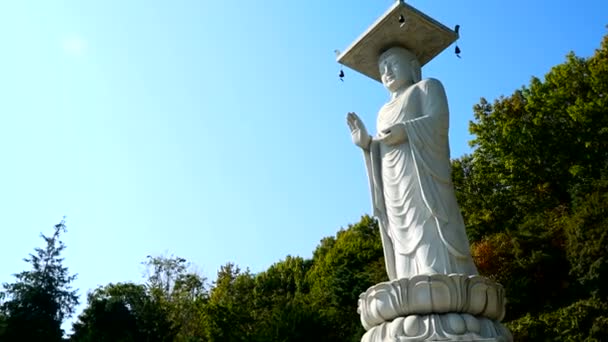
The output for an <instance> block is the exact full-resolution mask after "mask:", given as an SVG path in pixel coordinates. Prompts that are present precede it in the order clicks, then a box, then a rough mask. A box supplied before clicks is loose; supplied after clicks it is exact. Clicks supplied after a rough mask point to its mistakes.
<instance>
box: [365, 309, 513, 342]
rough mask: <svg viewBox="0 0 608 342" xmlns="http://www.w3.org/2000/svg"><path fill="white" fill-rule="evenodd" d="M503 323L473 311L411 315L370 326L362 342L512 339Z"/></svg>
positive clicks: (498, 341) (488, 341) (500, 340)
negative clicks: (482, 316) (479, 315)
mask: <svg viewBox="0 0 608 342" xmlns="http://www.w3.org/2000/svg"><path fill="white" fill-rule="evenodd" d="M511 340H512V338H511V334H510V333H509V331H508V330H507V329H506V328H505V327H504V326H503V325H502V324H500V323H499V322H497V321H492V320H490V319H487V318H478V317H475V316H472V315H470V314H458V313H448V314H437V315H434V314H433V315H422V316H419V315H410V316H407V317H398V318H396V319H394V320H393V321H391V322H384V323H381V324H380V325H377V326H375V327H373V328H371V329H369V330H368V331H367V332H366V333H365V335H363V338H362V339H361V342H397V341H399V342H401V341H403V342H405V341H411V342H418V341H487V342H490V341H497V342H509V341H511Z"/></svg>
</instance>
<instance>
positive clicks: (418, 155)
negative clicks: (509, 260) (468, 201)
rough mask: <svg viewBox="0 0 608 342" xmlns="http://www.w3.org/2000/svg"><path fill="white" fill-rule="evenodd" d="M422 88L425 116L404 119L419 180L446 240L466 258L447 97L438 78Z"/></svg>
mask: <svg viewBox="0 0 608 342" xmlns="http://www.w3.org/2000/svg"><path fill="white" fill-rule="evenodd" d="M418 91H420V92H421V93H420V94H418V95H419V98H420V99H421V109H422V113H421V114H422V115H421V116H419V117H416V118H415V119H411V120H406V121H405V122H404V124H405V131H406V134H407V139H408V141H409V147H410V153H412V157H413V158H412V160H414V162H415V163H416V167H415V168H416V171H417V172H418V177H416V179H418V181H419V182H420V184H419V186H420V189H421V190H422V191H421V193H422V197H423V201H424V205H425V206H426V207H427V208H428V209H429V211H430V212H431V214H432V215H433V217H434V218H435V219H436V220H437V223H438V227H439V233H440V237H441V240H442V242H443V243H444V244H445V246H446V247H447V248H448V249H449V250H450V252H451V253H452V254H454V255H456V256H460V257H466V256H467V255H468V253H469V243H468V241H467V238H466V232H465V231H464V222H463V220H462V215H461V213H460V209H459V207H458V204H457V202H456V196H455V193H454V187H453V184H452V179H451V165H450V149H449V142H448V129H449V112H448V103H447V97H446V95H445V91H444V89H443V86H442V85H441V83H440V82H439V81H438V80H435V79H427V80H424V81H422V82H420V85H419V88H418Z"/></svg>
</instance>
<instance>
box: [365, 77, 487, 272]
mask: <svg viewBox="0 0 608 342" xmlns="http://www.w3.org/2000/svg"><path fill="white" fill-rule="evenodd" d="M395 124H403V125H404V126H405V131H406V135H407V140H406V141H405V142H404V143H401V144H398V145H395V146H388V145H386V144H383V143H381V142H378V141H376V140H373V141H372V143H371V145H370V148H369V151H364V155H365V161H366V166H367V171H368V176H369V181H370V188H371V192H372V202H373V212H374V216H376V217H377V218H378V221H379V224H380V229H381V236H382V245H383V247H384V256H385V261H386V269H387V273H388V276H389V279H391V280H393V279H398V278H404V277H412V276H414V275H417V274H432V273H443V274H451V273H460V274H477V270H476V268H475V265H474V263H473V260H472V258H471V255H470V252H469V242H468V240H467V236H466V231H465V227H464V222H463V219H462V215H461V213H460V209H459V207H458V204H457V202H456V195H455V193H454V186H453V184H452V180H451V164H450V149H449V143H448V127H449V113H448V105H447V98H446V95H445V91H444V89H443V86H442V85H441V83H440V82H439V81H438V80H435V79H427V80H423V81H420V82H418V83H416V84H414V85H412V86H410V87H409V88H408V89H407V90H405V91H404V93H403V94H401V95H400V96H399V97H397V98H395V99H394V100H392V101H391V102H389V103H387V104H386V105H384V106H383V107H382V108H381V109H380V112H379V114H378V122H377V130H378V131H379V132H381V131H383V130H385V129H388V128H390V127H391V126H393V125H395Z"/></svg>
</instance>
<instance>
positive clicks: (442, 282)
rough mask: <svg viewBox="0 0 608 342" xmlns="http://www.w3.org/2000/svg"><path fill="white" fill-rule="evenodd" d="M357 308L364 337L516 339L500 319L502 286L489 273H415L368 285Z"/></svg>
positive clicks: (382, 341)
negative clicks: (491, 278) (410, 275)
mask: <svg viewBox="0 0 608 342" xmlns="http://www.w3.org/2000/svg"><path fill="white" fill-rule="evenodd" d="M358 312H359V314H360V315H361V323H362V324H363V327H364V328H365V329H366V330H367V332H366V333H365V334H364V335H363V339H362V340H361V341H362V342H402V341H403V342H406V341H412V342H413V341H487V342H492V341H496V342H512V341H513V337H512V336H511V333H510V332H509V331H508V330H507V329H506V328H505V327H504V326H503V325H502V324H501V323H500V321H501V320H502V318H503V317H504V314H505V298H504V289H503V288H502V286H501V285H500V284H497V283H495V282H493V281H491V280H489V279H487V278H484V277H480V276H476V275H475V276H469V275H463V274H450V275H445V274H433V275H417V276H414V277H412V278H403V279H398V280H393V281H390V282H384V283H380V284H377V285H375V286H372V287H370V288H369V289H368V290H367V291H366V292H365V293H363V294H361V296H360V299H359V307H358Z"/></svg>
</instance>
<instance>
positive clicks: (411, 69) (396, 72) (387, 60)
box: [378, 46, 421, 93]
mask: <svg viewBox="0 0 608 342" xmlns="http://www.w3.org/2000/svg"><path fill="white" fill-rule="evenodd" d="M378 68H379V69H380V78H381V80H382V84H384V86H385V87H386V89H388V90H389V91H390V92H391V93H394V92H396V91H398V90H400V89H402V88H404V87H406V88H407V87H408V86H410V85H412V84H414V83H417V82H419V81H420V79H421V76H420V69H421V68H420V63H419V62H418V59H417V58H416V55H414V54H413V53H411V52H410V51H409V50H407V49H404V48H402V47H398V46H396V47H392V48H390V49H388V50H386V51H384V52H383V53H382V54H380V57H379V58H378Z"/></svg>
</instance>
